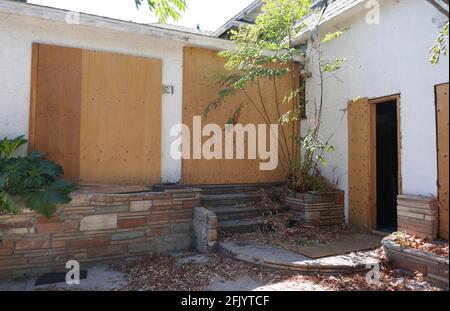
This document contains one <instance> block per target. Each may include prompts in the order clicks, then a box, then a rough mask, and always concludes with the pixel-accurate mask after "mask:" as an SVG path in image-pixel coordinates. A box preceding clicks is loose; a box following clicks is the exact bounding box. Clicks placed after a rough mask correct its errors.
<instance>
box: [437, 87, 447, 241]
mask: <svg viewBox="0 0 450 311" xmlns="http://www.w3.org/2000/svg"><path fill="white" fill-rule="evenodd" d="M446 85H447V86H448V85H449V82H445V83H440V84H436V85H435V86H434V98H435V99H434V110H435V120H436V133H435V134H436V170H437V171H436V173H437V201H438V209H439V219H438V232H439V237H440V238H443V239H448V224H447V226H446V227H447V232H445V230H443V229H442V228H443V227H442V218H443V217H445V215H443V213H442V209H443V206H442V201H441V200H442V197H441V178H442V176H441V165H442V162H441V154H440V139H439V138H440V128H439V126H440V122H439V121H440V118H439V96H438V95H439V88H440V87H443V86H446ZM447 141H448V137H447ZM447 174H448V173H447ZM444 178H445V176H444ZM447 218H448V214H447Z"/></svg>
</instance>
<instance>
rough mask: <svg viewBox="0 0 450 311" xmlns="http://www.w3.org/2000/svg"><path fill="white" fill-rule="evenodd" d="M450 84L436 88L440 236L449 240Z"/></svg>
mask: <svg viewBox="0 0 450 311" xmlns="http://www.w3.org/2000/svg"><path fill="white" fill-rule="evenodd" d="M448 86H449V84H448V83H446V84H441V85H438V86H436V118H437V145H438V148H437V149H438V152H437V153H438V175H439V181H438V184H439V189H438V190H439V234H440V237H441V238H444V239H448V237H449V234H448V226H449V223H448V220H449V215H448V204H449V198H448V190H449V184H448V171H449V167H448V156H449V146H448V144H449V107H448V106H449V97H448V96H449V94H448Z"/></svg>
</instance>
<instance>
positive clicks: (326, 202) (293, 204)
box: [286, 191, 345, 227]
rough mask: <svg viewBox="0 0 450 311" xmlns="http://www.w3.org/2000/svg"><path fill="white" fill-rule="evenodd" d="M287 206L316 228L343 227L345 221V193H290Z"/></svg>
mask: <svg viewBox="0 0 450 311" xmlns="http://www.w3.org/2000/svg"><path fill="white" fill-rule="evenodd" d="M286 205H287V207H288V208H289V209H290V210H292V211H294V213H295V214H296V215H297V217H298V218H299V219H300V220H301V221H303V222H305V223H308V224H312V225H315V226H321V227H322V226H333V225H342V224H343V223H344V220H345V215H344V192H343V191H337V192H329V193H289V194H288V196H287V197H286Z"/></svg>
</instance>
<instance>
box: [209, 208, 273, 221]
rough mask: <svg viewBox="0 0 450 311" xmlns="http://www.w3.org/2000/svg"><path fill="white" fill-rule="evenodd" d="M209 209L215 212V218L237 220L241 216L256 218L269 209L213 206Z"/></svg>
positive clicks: (241, 217)
mask: <svg viewBox="0 0 450 311" xmlns="http://www.w3.org/2000/svg"><path fill="white" fill-rule="evenodd" d="M211 210H212V211H213V212H214V213H215V214H216V216H217V219H218V220H219V222H220V221H226V220H238V219H243V218H256V217H259V216H262V215H263V214H264V213H268V212H269V210H268V209H266V208H260V207H234V206H225V207H213V208H211Z"/></svg>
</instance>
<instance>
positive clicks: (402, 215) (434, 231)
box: [397, 195, 438, 240]
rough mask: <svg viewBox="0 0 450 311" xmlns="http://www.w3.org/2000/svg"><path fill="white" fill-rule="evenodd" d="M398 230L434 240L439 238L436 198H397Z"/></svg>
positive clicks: (406, 196)
mask: <svg viewBox="0 0 450 311" xmlns="http://www.w3.org/2000/svg"><path fill="white" fill-rule="evenodd" d="M397 222H398V230H399V231H405V232H406V233H408V234H411V235H416V236H418V237H421V238H427V239H430V240H434V239H436V238H437V236H438V206H437V202H436V199H435V198H431V197H423V196H411V195H399V196H397Z"/></svg>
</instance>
